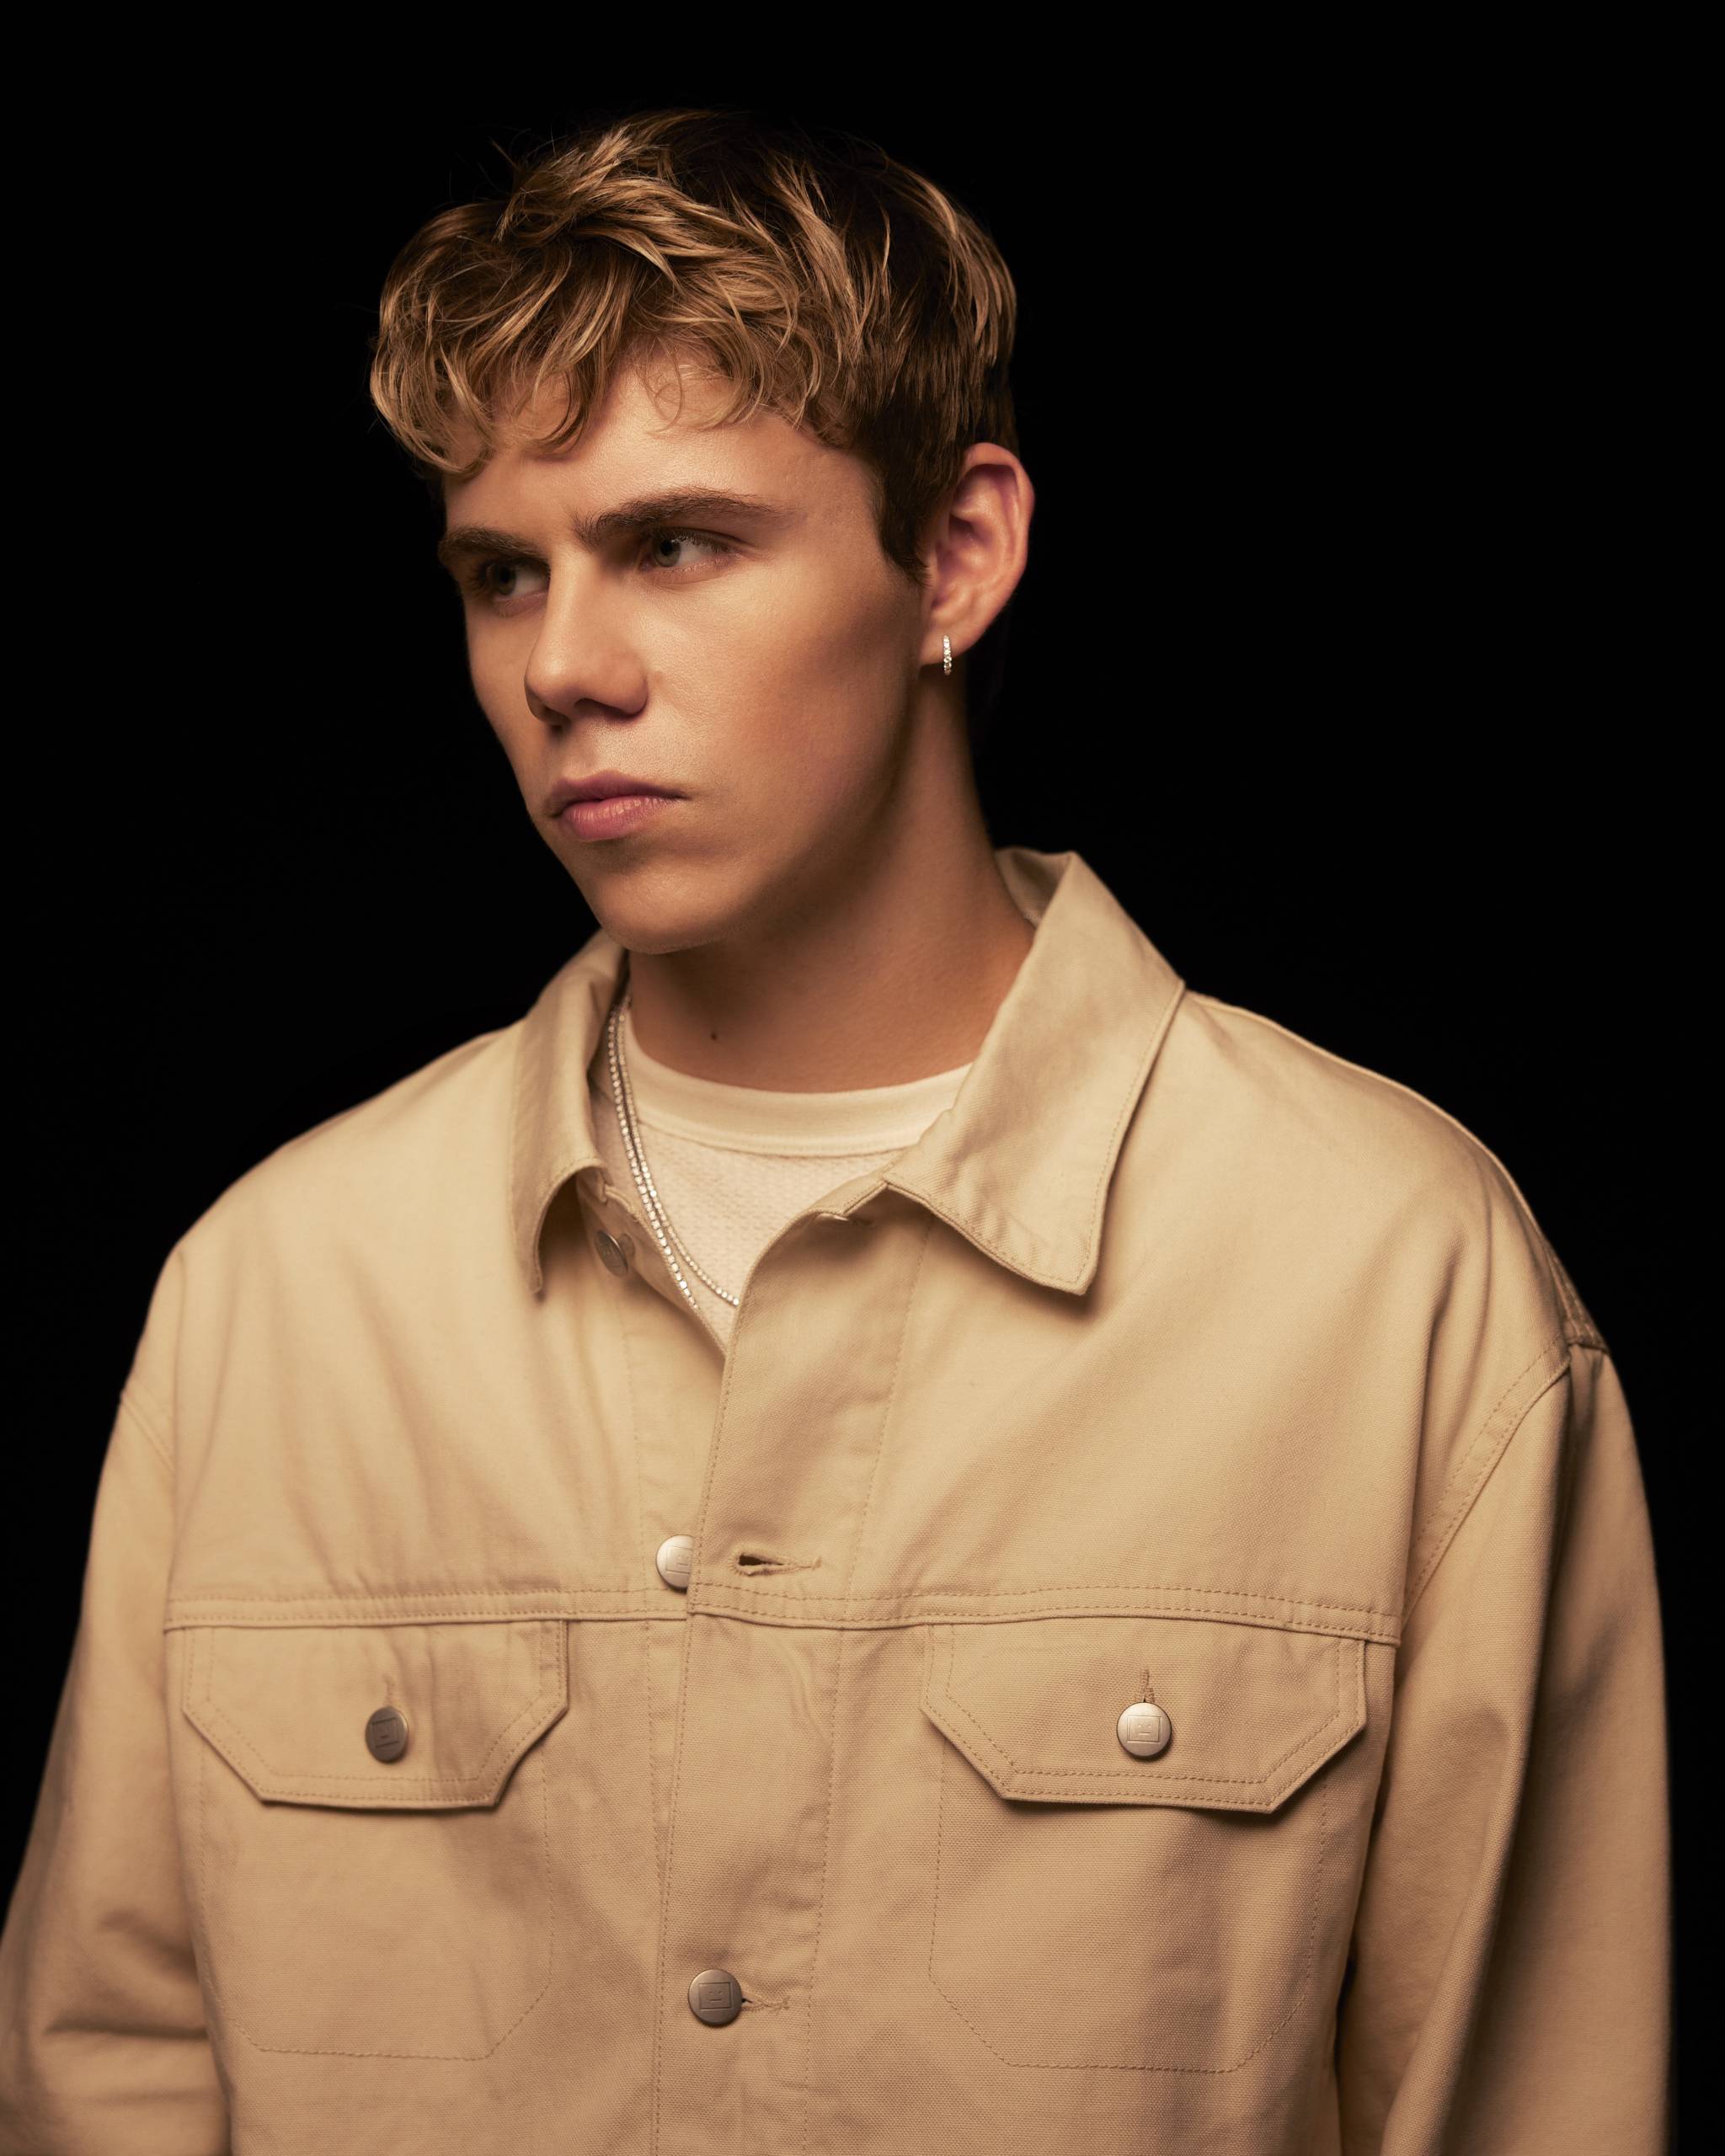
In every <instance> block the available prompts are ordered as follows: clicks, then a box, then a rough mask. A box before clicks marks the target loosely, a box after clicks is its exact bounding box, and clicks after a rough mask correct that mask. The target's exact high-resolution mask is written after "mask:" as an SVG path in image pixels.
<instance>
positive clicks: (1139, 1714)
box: [1115, 1700, 1174, 1759]
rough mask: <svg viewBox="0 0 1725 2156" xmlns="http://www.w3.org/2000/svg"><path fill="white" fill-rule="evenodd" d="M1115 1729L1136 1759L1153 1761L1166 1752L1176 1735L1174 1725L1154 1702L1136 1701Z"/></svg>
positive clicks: (1121, 1717)
mask: <svg viewBox="0 0 1725 2156" xmlns="http://www.w3.org/2000/svg"><path fill="white" fill-rule="evenodd" d="M1115 1729H1116V1732H1117V1733H1118V1734H1119V1739H1120V1742H1121V1743H1122V1744H1124V1746H1125V1748H1126V1749H1127V1750H1128V1751H1129V1752H1130V1753H1131V1754H1132V1756H1133V1758H1135V1759H1153V1758H1155V1757H1156V1753H1158V1752H1166V1751H1167V1748H1168V1739H1169V1738H1170V1737H1172V1735H1173V1733H1174V1725H1173V1724H1172V1722H1171V1721H1169V1720H1168V1718H1167V1715H1165V1714H1164V1713H1163V1712H1162V1709H1161V1708H1160V1707H1159V1706H1158V1705H1156V1701H1155V1700H1134V1701H1133V1702H1132V1704H1131V1705H1130V1707H1128V1708H1127V1710H1126V1711H1125V1713H1124V1714H1123V1715H1122V1716H1120V1719H1119V1721H1118V1722H1117V1723H1116V1724H1115Z"/></svg>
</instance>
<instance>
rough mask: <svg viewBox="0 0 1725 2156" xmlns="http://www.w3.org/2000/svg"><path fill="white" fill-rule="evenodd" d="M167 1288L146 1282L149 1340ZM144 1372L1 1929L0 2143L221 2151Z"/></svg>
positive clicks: (146, 2154) (160, 1504) (221, 2107)
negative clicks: (178, 1763) (186, 1864)
mask: <svg viewBox="0 0 1725 2156" xmlns="http://www.w3.org/2000/svg"><path fill="white" fill-rule="evenodd" d="M165 1300H166V1295H165V1293H164V1291H163V1289H161V1288H160V1287H159V1286H158V1296H157V1301H156V1304H155V1305H154V1306H153V1307H154V1310H155V1312H156V1314H157V1322H158V1334H157V1337H158V1339H159V1335H160V1331H161V1322H162V1313H163V1305H164V1302H165ZM156 1344H157V1342H156V1341H154V1340H152V1341H151V1342H149V1343H148V1348H149V1354H150V1355H151V1356H153V1354H154V1352H155V1347H156ZM140 1359H141V1361H142V1360H144V1359H147V1358H146V1354H145V1350H143V1349H141V1351H140ZM160 1416H161V1410H160V1409H159V1408H157V1407H154V1406H152V1404H151V1403H150V1402H148V1401H147V1400H146V1399H145V1397H144V1396H143V1394H142V1376H141V1374H140V1369H139V1365H138V1364H135V1365H134V1370H133V1374H132V1377H131V1379H130V1380H128V1383H127V1386H126V1390H124V1391H123V1392H122V1394H121V1396H120V1407H119V1412H118V1413H117V1415H116V1417H115V1423H114V1427H113V1430H112V1433H111V1434H110V1436H109V1441H108V1447H107V1451H106V1454H105V1455H104V1460H103V1465H102V1473H101V1478H100V1481H99V1484H98V1486H97V1494H96V1502H95V1511H94V1515H93V1524H92V1529H91V1534H90V1542H89V1550H88V1560H87V1562H86V1566H85V1571H84V1580H83V1599H82V1603H81V1605H80V1610H79V1617H78V1626H77V1634H76V1637H75V1639H74V1642H73V1646H72V1656H71V1660H70V1663H69V1666H68V1668H67V1674H66V1678H65V1680H64V1684H63V1685H62V1688H61V1695H60V1703H59V1709H58V1712H57V1715H56V1719H55V1723H54V1728H53V1734H52V1737H51V1740H50V1744H49V1751H48V1758H47V1764H46V1767H45V1771H44V1774H43V1778H42V1783H41V1788H40V1793H39V1796H38V1797H37V1801H36V1810H35V1818H34V1821H33V1823H32V1826H31V1829H30V1836H29V1843H28V1844H27V1846H26V1850H25V1854H24V1865H23V1868H22V1870H21V1871H20V1872H19V1878H18V1881H17V1885H16V1887H15V1888H14V1890H13V1897H12V1901H11V1904H10V1908H9V1909H8V1915H7V1919H6V1925H5V1929H4V1932H3V1934H0V2150H4V2151H6V2152H7V2153H8V2156H14V2153H15V2156H24V2152H26V2151H28V2152H29V2156H92V2152H93V2151H96V2150H99V2149H100V2150H113V2151H115V2152H116V2156H117V2152H119V2151H121V2150H124V2151H125V2152H126V2156H223V2152H225V2151H226V2150H227V2146H228V2128H227V2108H226V2104H225V2100H224V2099H223V2096H222V2091H221V2089H220V2087H219V2085H218V2082H217V2078H216V2072H215V2068H214V2065H213V2063H212V2059H211V2049H210V2043H209V2039H208V2036H207V2034H206V2029H205V2025H204V2012H203V2005H202V2000H201V1995H200V1990H199V1985H198V1977H197V1971H196V1967H195V1961H194V1957H193V1950H192V1943H191V1936H190V1928H189V1925H188V1923H187V1918H186V1909H185V1903H184V1887H183V1881H182V1878H181V1871H180V1854H179V1844H178V1838H177V1835H176V1831H175V1825H174V1808H173V1805H172V1802H171V1798H170V1790H169V1784H168V1742H167V1726H166V1721H165V1716H164V1711H163V1633H162V1620H163V1604H164V1598H165V1595H166V1592H167V1582H168V1563H169V1559H170V1556H171V1552H172V1545H173V1521H174V1505H173V1472H172V1468H171V1466H170V1464H169V1459H168V1454H167V1453H166V1450H165V1449H164V1446H163V1441H162V1438H161V1437H160V1435H159V1434H158V1428H156V1427H153V1426H154V1425H156V1424H157V1422H158V1418H159V1417H160Z"/></svg>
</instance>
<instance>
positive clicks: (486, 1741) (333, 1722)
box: [183, 1618, 569, 1811]
mask: <svg viewBox="0 0 1725 2156" xmlns="http://www.w3.org/2000/svg"><path fill="white" fill-rule="evenodd" d="M565 1641H566V1628H565V1625H564V1624H563V1620H562V1619H560V1618H534V1619H531V1620H525V1621H516V1622H513V1623H502V1624H473V1623H462V1624H453V1625H304V1626H297V1625H296V1626H291V1627H290V1626H283V1627H280V1628H269V1629H264V1628H257V1629H253V1628H248V1627H246V1626H243V1625H198V1626H193V1627H190V1645H189V1648H188V1653H187V1659H186V1670H185V1689H184V1698H183V1705H184V1710H185V1713H186V1715H187V1716H188V1718H189V1719H190V1721H191V1722H192V1723H193V1724H194V1725H195V1727H196V1728H198V1729H199V1730H200V1731H201V1732H203V1734H204V1736H205V1737H207V1738H208V1739H209V1741H210V1742H211V1744H213V1745H214V1746H215V1748H216V1750H217V1751H218V1752H219V1753H221V1754H222V1758H224V1759H226V1760H227V1764H228V1765H229V1766H230V1767H232V1769H233V1770H234V1772H235V1773H236V1774H238V1775H240V1776H241V1777H242V1779H243V1780H244V1781H245V1782H246V1783H247V1784H248V1785H249V1787H250V1788H251V1789H252V1790H254V1793H255V1794H256V1795H257V1796H261V1797H264V1798H267V1799H270V1800H272V1801H278V1802H286V1803H291V1804H327V1805H337V1806H346V1807H350V1808H362V1809H366V1810H371V1809H375V1808H379V1807H382V1808H384V1809H402V1810H414V1811H432V1810H438V1809H448V1808H452V1807H455V1806H465V1805H490V1804H495V1803H496V1801H497V1800H498V1798H499V1796H501V1795H502V1794H503V1790H504V1787H505V1784H506V1783H507V1782H508V1780H509V1777H510V1772H511V1770H512V1769H514V1767H515V1762H516V1761H517V1760H518V1759H519V1758H521V1754H522V1753H524V1752H525V1751H526V1749H527V1748H528V1747H529V1746H530V1745H531V1743H533V1742H534V1741H535V1739H536V1738H537V1737H541V1736H542V1735H543V1734H544V1732H546V1731H547V1729H549V1728H550V1726H551V1725H552V1724H553V1722H554V1721H557V1719H558V1716H560V1715H561V1714H562V1713H563V1710H564V1709H565V1708H566V1707H567V1706H568V1705H569V1668H568V1662H567V1659H566V1654H565ZM387 1707H393V1708H395V1709H397V1710H398V1712H399V1715H400V1716H401V1718H402V1721H403V1723H404V1724H405V1727H406V1737H407V1741H406V1743H405V1745H404V1746H403V1747H402V1748H401V1749H400V1750H399V1753H398V1756H397V1757H396V1758H393V1759H388V1758H382V1759H380V1758H377V1757H375V1756H374V1755H373V1753H372V1751H371V1745H370V1744H369V1743H368V1742H367V1740H366V1727H367V1725H368V1723H369V1722H370V1721H371V1716H373V1714H374V1713H375V1712H376V1711H377V1710H378V1709H380V1708H387ZM398 1735H399V1732H398Z"/></svg>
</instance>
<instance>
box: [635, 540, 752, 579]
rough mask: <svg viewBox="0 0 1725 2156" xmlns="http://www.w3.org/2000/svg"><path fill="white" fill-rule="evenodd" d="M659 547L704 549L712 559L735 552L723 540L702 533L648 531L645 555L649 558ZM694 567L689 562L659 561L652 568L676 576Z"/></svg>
mask: <svg viewBox="0 0 1725 2156" xmlns="http://www.w3.org/2000/svg"><path fill="white" fill-rule="evenodd" d="M660 547H705V548H706V549H707V551H708V556H709V557H712V558H717V557H718V556H719V555H723V554H729V553H734V552H735V551H736V550H735V548H734V547H729V546H728V545H727V544H726V543H725V542H724V540H723V539H710V538H708V536H707V534H706V533H705V532H704V531H649V533H648V534H647V541H646V552H647V553H648V554H649V556H651V555H653V554H654V553H655V552H657V550H658V549H659V548H660ZM694 566H695V564H694V563H690V562H663V561H661V562H655V563H654V568H659V569H662V570H665V571H667V572H669V573H670V574H671V575H676V574H678V573H679V572H681V571H682V570H685V569H687V568H692V567H694Z"/></svg>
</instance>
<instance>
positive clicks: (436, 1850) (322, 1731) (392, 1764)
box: [182, 1619, 569, 2058]
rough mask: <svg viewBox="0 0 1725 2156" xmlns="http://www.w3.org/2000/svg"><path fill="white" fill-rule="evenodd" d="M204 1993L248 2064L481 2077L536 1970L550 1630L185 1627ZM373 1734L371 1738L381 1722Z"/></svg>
mask: <svg viewBox="0 0 1725 2156" xmlns="http://www.w3.org/2000/svg"><path fill="white" fill-rule="evenodd" d="M185 1656H186V1659H185V1675H184V1690H183V1694H182V1705H183V1709H184V1716H185V1718H186V1720H187V1721H189V1722H190V1725H191V1726H192V1728H193V1729H194V1730H195V1732H197V1736H196V1738H195V1740H193V1743H194V1756H193V1758H192V1760H191V1763H190V1764H191V1769H192V1774H193V1786H192V1788H191V1790H190V1796H189V1799H188V1802H189V1807H190V1820H189V1822H188V1838H189V1840H190V1844H191V1846H192V1851H193V1870H194V1874H195V1892H196V1896H197V1901H198V1907H199V1911H200V1924H201V1929H202V1933H203V1940H202V1958H203V1961H204V1963H205V1975H206V1982H207V1983H209V1984H210V1986H211V1989H212V1991H213V1992H214V1993H216V1996H217V1998H218V1999H219V2001H220V2003H221V2006H222V2011H223V2013H224V2015H225V2016H226V2018H227V2020H229V2021H230V2022H231V2023H232V2025H233V2026H234V2027H235V2028H236V2029H237V2030H238V2032H239V2033H240V2034H241V2035H242V2036H244V2037H245V2038H246V2039H247V2040H248V2041H249V2042H251V2043H252V2044H254V2046H256V2047H258V2048H259V2050H262V2051H272V2052H324V2053H329V2054H344V2055H347V2056H351V2057H378V2056H382V2055H388V2056H393V2057H405V2058H483V2057H485V2056H486V2054H487V2053H489V2052H493V2051H494V2050H496V2048H497V2047H498V2046H499V2044H501V2043H502V2042H503V2041H504V2040H505V2038H506V2037H507V2036H509V2035H510V2031H512V2030H513V2029H514V2028H515V2026H516V2025H518V2024H519V2023H520V2022H521V2020H523V2019H525V2017H526V2015H528V2014H529V2013H530V2012H531V2010H532V2008H533V2006H534V2005H535V2004H536V2003H537V2000H538V1999H539V1998H540V1997H541V1996H542V1994H543V1993H544V1992H545V1989H546V1988H547V1984H548V1983H549V1981H550V1976H551V1963H552V1954H553V1908H552V1888H551V1878H550V1869H549V1865H550V1856H549V1846H550V1845H549V1832H548V1821H547V1790H546V1783H545V1762H544V1757H543V1746H542V1743H541V1739H542V1738H543V1737H544V1735H545V1733H546V1732H547V1730H548V1729H550V1728H551V1726H553V1723H555V1722H556V1721H558V1718H559V1716H562V1714H563V1711H564V1710H565V1708H566V1707H567V1705H568V1704H569V1677H568V1666H567V1662H566V1628H565V1626H564V1625H563V1623H562V1621H561V1620H554V1619H545V1620H538V1619H536V1620H530V1621H526V1622H510V1623H501V1624H474V1623H461V1624H450V1625H320V1626H310V1627H304V1628H297V1627H296V1628H283V1629H280V1630H264V1629H258V1630H251V1629H247V1628H244V1627H240V1626H228V1625H210V1626H200V1627H194V1628H191V1629H190V1630H189V1631H188V1634H187V1644H186V1648H185ZM374 1717H376V1719H375V1720H374Z"/></svg>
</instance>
